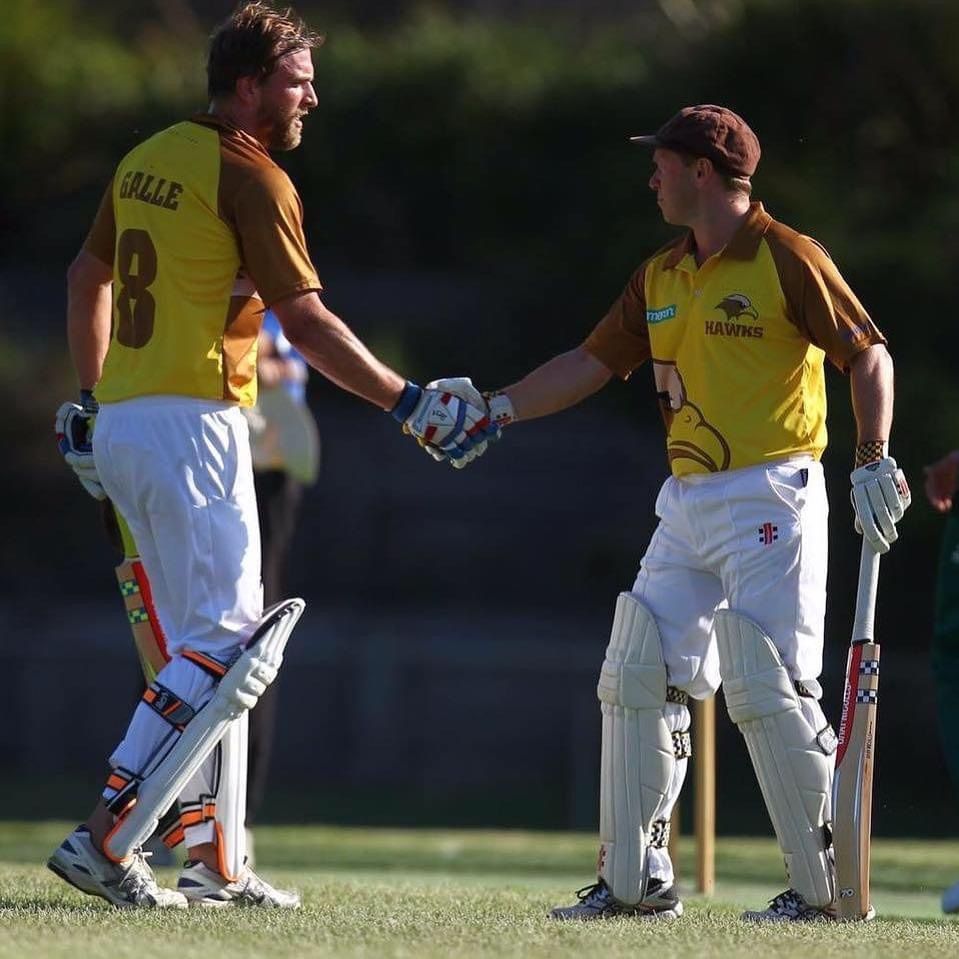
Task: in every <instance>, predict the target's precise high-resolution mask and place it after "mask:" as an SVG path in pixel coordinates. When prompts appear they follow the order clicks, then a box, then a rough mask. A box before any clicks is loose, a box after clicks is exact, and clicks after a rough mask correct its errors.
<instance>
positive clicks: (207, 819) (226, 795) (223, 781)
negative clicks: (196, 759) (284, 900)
mask: <svg viewBox="0 0 959 959" xmlns="http://www.w3.org/2000/svg"><path fill="white" fill-rule="evenodd" d="M249 716H250V714H249V712H244V713H243V714H242V715H241V716H240V717H239V719H237V721H236V722H235V723H231V724H230V725H229V726H228V727H227V730H226V732H225V733H224V734H223V738H222V739H221V740H220V742H219V744H218V745H217V747H216V748H215V749H214V750H213V752H212V753H211V754H210V756H209V758H208V759H207V761H206V762H204V763H203V764H202V765H201V766H200V768H199V769H198V770H197V771H196V773H194V775H193V777H192V778H191V779H190V781H189V783H187V786H186V788H185V789H184V791H183V792H182V793H180V807H181V808H180V818H181V824H182V825H183V832H184V837H185V841H186V845H187V847H191V846H198V845H200V844H201V843H213V845H214V846H216V853H217V866H218V869H219V871H220V874H221V875H222V876H225V877H226V878H227V879H229V880H230V881H233V880H235V879H238V878H239V877H240V874H241V873H242V872H243V864H244V862H245V861H246V855H247V849H246V828H245V826H246V772H247V758H248V755H247V754H248V751H249Z"/></svg>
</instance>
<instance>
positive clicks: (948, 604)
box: [925, 449, 959, 913]
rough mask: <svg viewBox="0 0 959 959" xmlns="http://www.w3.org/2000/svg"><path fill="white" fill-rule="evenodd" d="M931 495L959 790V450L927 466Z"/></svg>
mask: <svg viewBox="0 0 959 959" xmlns="http://www.w3.org/2000/svg"><path fill="white" fill-rule="evenodd" d="M925 473H926V482H925V488H926V497H927V499H928V500H929V502H930V504H931V505H932V508H933V509H935V510H937V511H938V512H940V513H946V514H948V515H947V516H946V525H945V527H944V528H943V531H942V541H941V546H940V548H939V571H938V575H937V576H936V600H935V621H934V624H933V630H932V675H933V679H934V682H935V684H936V699H937V701H938V710H939V735H940V737H941V739H942V748H943V752H944V753H945V756H946V766H947V767H948V769H949V775H950V777H951V778H952V782H953V784H954V786H955V787H956V788H957V789H959V496H956V490H957V489H959V449H957V450H953V451H952V452H951V453H947V454H946V455H945V456H943V457H942V459H939V460H936V462H935V463H932V464H931V465H929V466H927V467H926V468H925ZM942 911H943V912H948V913H953V912H959V882H956V883H954V884H953V885H952V886H950V887H949V888H948V889H947V890H946V891H945V892H944V893H943V894H942Z"/></svg>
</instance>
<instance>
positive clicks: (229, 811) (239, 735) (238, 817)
mask: <svg viewBox="0 0 959 959" xmlns="http://www.w3.org/2000/svg"><path fill="white" fill-rule="evenodd" d="M249 720H250V714H249V713H248V712H244V713H243V714H242V715H241V716H240V718H239V719H238V720H237V721H236V722H235V723H232V724H231V725H230V728H229V729H227V731H226V734H225V735H224V737H223V739H221V740H220V752H221V755H220V783H219V789H218V790H217V794H216V834H217V835H216V845H217V852H218V856H219V860H220V872H221V873H222V874H223V875H224V876H226V878H227V879H231V880H232V879H238V878H239V876H240V873H241V872H243V864H244V862H245V861H246V766H247V758H248V754H249V749H250V743H249V730H250V721H249Z"/></svg>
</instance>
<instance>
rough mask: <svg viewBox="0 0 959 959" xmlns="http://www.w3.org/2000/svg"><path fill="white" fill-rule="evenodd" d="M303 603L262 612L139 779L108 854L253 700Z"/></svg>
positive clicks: (159, 809) (138, 841)
mask: <svg viewBox="0 0 959 959" xmlns="http://www.w3.org/2000/svg"><path fill="white" fill-rule="evenodd" d="M305 608H306V604H305V603H304V602H303V600H302V599H287V600H283V601H282V602H280V603H277V604H276V605H275V606H272V607H271V608H270V609H269V610H267V611H266V612H265V613H264V614H263V618H262V619H261V620H260V625H259V626H258V628H257V629H256V631H255V632H254V633H253V635H252V637H251V638H250V640H249V642H248V644H247V646H246V648H245V649H244V650H243V652H242V653H241V654H240V656H239V657H238V658H237V660H236V661H235V662H234V663H233V665H232V666H230V668H229V669H228V670H227V671H226V673H225V674H224V676H223V678H222V679H221V680H220V682H219V683H218V685H217V687H216V690H215V691H214V693H213V695H212V697H211V698H210V700H209V702H208V703H207V704H206V705H205V706H204V707H203V708H202V709H201V710H199V712H197V714H196V715H195V716H194V717H193V719H192V720H191V721H190V722H189V723H188V724H187V726H186V728H185V729H184V730H183V733H182V734H181V735H180V737H179V739H178V740H177V741H176V743H175V745H174V746H173V747H172V748H171V749H170V751H169V752H168V753H167V754H166V756H165V757H164V758H163V760H162V761H161V762H160V763H159V764H158V765H157V767H156V768H155V769H154V771H153V772H152V773H151V774H150V775H149V776H147V777H146V778H145V779H144V780H143V782H142V783H141V785H140V788H139V790H138V793H137V798H136V802H135V803H134V804H133V806H132V807H130V809H129V810H128V811H126V812H124V814H123V815H122V816H121V818H120V819H119V820H118V821H117V824H116V826H114V828H113V829H112V830H111V832H110V833H109V834H108V835H107V837H106V839H105V840H104V843H103V851H104V852H105V853H106V855H107V856H108V857H109V858H111V859H114V860H116V861H119V860H121V859H126V858H127V856H129V855H130V854H131V853H132V852H133V850H134V849H136V848H137V847H138V846H141V845H142V844H143V843H144V842H145V841H146V840H147V838H148V837H149V836H150V834H151V833H152V832H153V831H154V829H156V827H157V822H158V820H159V817H160V816H162V815H163V814H164V813H165V812H166V811H167V809H169V808H170V805H171V804H172V803H173V801H174V800H175V799H176V798H177V796H178V795H179V794H180V793H181V792H182V791H183V789H184V788H185V787H186V785H187V783H188V782H189V781H190V779H191V778H192V777H193V775H194V774H195V773H196V771H197V770H198V769H199V768H200V766H201V765H202V764H203V761H204V760H205V759H206V758H207V756H209V755H210V753H211V752H213V750H214V749H215V748H216V746H217V744H218V743H219V742H220V740H221V739H222V738H223V736H224V735H225V734H226V732H227V730H228V729H229V727H230V726H231V725H232V724H233V723H235V722H236V721H237V720H238V719H239V717H240V716H242V715H243V714H244V713H246V711H247V710H249V709H252V708H253V706H255V705H256V702H257V700H258V699H259V698H260V696H261V695H262V694H263V692H264V691H265V690H266V688H267V686H269V685H270V683H272V682H273V680H274V679H275V678H276V674H277V672H278V670H279V668H280V664H281V663H282V662H283V651H284V649H285V648H286V643H287V640H288V639H289V638H290V633H291V632H292V631H293V627H294V626H295V625H296V623H297V621H298V620H299V618H300V616H302V615H303V610H304V609H305ZM244 778H245V772H244ZM241 827H242V824H241Z"/></svg>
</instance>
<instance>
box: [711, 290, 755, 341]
mask: <svg viewBox="0 0 959 959" xmlns="http://www.w3.org/2000/svg"><path fill="white" fill-rule="evenodd" d="M715 309H717V310H722V312H723V313H724V314H725V317H726V319H725V320H706V335H707V336H751V337H756V338H761V337H762V335H763V333H764V332H765V330H764V329H763V327H761V326H754V325H753V324H752V323H751V322H749V321H752V320H755V321H758V320H759V312H758V311H757V310H756V307H754V306H753V304H752V301H751V300H750V299H749V297H748V296H746V294H745V293H730V294H729V296H727V297H724V298H723V299H722V300H720V302H719V303H717V304H716V306H715Z"/></svg>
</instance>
